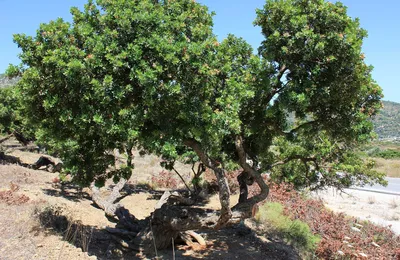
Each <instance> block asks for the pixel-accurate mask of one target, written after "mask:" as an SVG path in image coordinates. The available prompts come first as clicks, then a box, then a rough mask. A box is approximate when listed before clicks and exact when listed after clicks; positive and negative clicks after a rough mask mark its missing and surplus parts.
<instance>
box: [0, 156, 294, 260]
mask: <svg viewBox="0 0 400 260" xmlns="http://www.w3.org/2000/svg"><path fill="white" fill-rule="evenodd" d="M8 152H10V151H8ZM10 154H12V155H13V156H16V157H18V158H20V160H21V161H22V162H25V163H33V162H35V160H37V159H38V158H39V157H40V154H36V153H31V152H24V151H11V152H10ZM135 160H138V162H137V165H136V169H135V172H134V174H133V177H132V179H131V180H130V182H129V185H128V186H127V187H126V189H127V190H129V193H130V195H129V196H126V197H124V198H123V199H122V200H121V201H120V203H122V204H123V205H124V206H125V207H126V208H128V209H129V210H130V211H131V212H132V213H133V214H134V215H135V216H136V217H137V218H139V219H143V218H145V217H147V216H148V215H150V214H151V212H152V211H153V209H154V205H155V204H156V203H157V201H158V199H159V198H160V197H161V195H162V193H163V191H162V190H158V191H157V190H151V189H148V186H147V185H144V183H146V182H149V181H150V180H151V176H152V174H157V173H158V171H159V170H161V169H159V168H158V167H159V166H158V161H157V159H155V158H153V157H148V158H136V159H135ZM57 177H58V173H51V172H48V171H45V170H33V169H29V168H26V167H22V166H19V165H15V164H4V162H3V164H1V163H0V259H2V260H5V259H7V260H8V259H9V260H11V259H13V260H14V259H68V260H69V259H155V258H154V255H155V252H154V255H151V256H149V255H141V254H138V252H134V251H124V250H123V249H121V248H119V247H118V246H117V245H116V244H114V243H113V242H112V241H113V240H112V239H111V235H110V234H109V233H107V232H106V231H105V230H104V228H105V227H107V226H108V227H114V226H115V223H113V222H112V220H110V219H108V218H107V217H106V216H105V215H104V212H103V211H102V210H101V209H99V208H97V207H96V206H94V205H93V204H92V201H91V198H90V195H91V194H90V190H88V189H83V190H80V189H78V188H77V187H75V186H73V185H65V186H63V187H62V188H61V186H60V185H59V183H57ZM104 192H105V193H107V190H106V189H105V190H104ZM237 199H238V196H232V203H234V202H236V201H237ZM205 207H209V208H215V209H218V207H219V202H218V197H217V196H216V195H214V196H212V197H210V201H209V203H208V204H207V205H205ZM199 233H200V234H201V235H202V236H203V237H204V238H205V239H206V241H207V246H205V247H204V246H203V247H202V246H200V245H197V244H194V245H192V246H187V245H182V244H181V245H180V244H179V243H178V242H179V241H176V243H175V247H174V248H175V250H174V251H173V250H172V249H168V250H163V251H161V252H157V255H158V259H174V258H175V259H298V258H299V257H298V255H297V254H296V252H295V251H294V250H293V248H291V247H290V246H288V245H286V244H284V243H283V242H280V241H276V240H273V241H271V240H269V239H268V238H266V236H263V233H262V231H261V229H260V228H258V227H257V225H255V223H254V221H252V220H249V221H246V222H245V224H244V225H241V226H237V227H233V228H228V229H224V230H221V231H208V232H199ZM66 240H68V241H69V242H68V241H66ZM171 243H172V241H171ZM82 249H83V250H82ZM173 254H175V256H174V257H173Z"/></svg>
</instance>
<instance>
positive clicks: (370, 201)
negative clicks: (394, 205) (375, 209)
mask: <svg viewBox="0 0 400 260" xmlns="http://www.w3.org/2000/svg"><path fill="white" fill-rule="evenodd" d="M375 203H376V199H375V197H374V196H371V197H368V204H375Z"/></svg>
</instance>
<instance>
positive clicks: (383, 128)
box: [373, 101, 400, 139]
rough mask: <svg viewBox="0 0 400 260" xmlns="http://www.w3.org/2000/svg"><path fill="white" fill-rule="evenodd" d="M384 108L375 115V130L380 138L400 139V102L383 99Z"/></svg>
mask: <svg viewBox="0 0 400 260" xmlns="http://www.w3.org/2000/svg"><path fill="white" fill-rule="evenodd" d="M383 105H384V107H383V109H382V110H381V112H380V113H379V114H378V115H377V116H375V117H374V119H373V123H374V126H375V132H376V133H377V134H378V137H379V139H400V104H399V103H396V102H391V101H383Z"/></svg>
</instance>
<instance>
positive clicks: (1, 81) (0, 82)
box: [0, 74, 18, 88]
mask: <svg viewBox="0 0 400 260" xmlns="http://www.w3.org/2000/svg"><path fill="white" fill-rule="evenodd" d="M17 81H18V78H13V79H9V78H7V77H6V76H5V75H4V74H0V88H5V87H9V86H12V85H15V83H17Z"/></svg>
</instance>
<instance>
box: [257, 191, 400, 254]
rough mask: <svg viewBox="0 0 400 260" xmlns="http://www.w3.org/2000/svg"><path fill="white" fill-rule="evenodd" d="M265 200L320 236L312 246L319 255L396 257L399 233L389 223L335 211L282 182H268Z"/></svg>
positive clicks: (398, 246) (398, 248)
mask: <svg viewBox="0 0 400 260" xmlns="http://www.w3.org/2000/svg"><path fill="white" fill-rule="evenodd" d="M253 189H255V190H256V189H257V188H253V187H252V188H251V189H250V190H251V191H252V192H253ZM268 200H269V203H271V202H278V203H280V204H282V206H283V215H285V216H287V217H288V218H289V219H291V220H293V221H295V220H299V221H301V222H304V223H307V225H308V226H309V228H310V229H311V233H312V234H315V235H318V236H319V237H320V238H321V240H320V242H319V244H318V246H317V248H316V250H315V254H316V256H317V257H319V258H321V259H353V258H354V259H356V258H362V257H363V255H367V257H368V259H400V237H399V236H397V235H396V234H395V233H394V232H393V231H392V230H391V229H390V228H389V227H381V226H378V225H375V224H373V223H371V222H368V221H360V220H359V219H357V218H354V217H349V216H346V215H344V214H343V213H335V212H333V211H331V210H329V209H327V208H325V206H324V204H323V202H322V201H321V200H315V199H310V198H305V197H304V196H303V195H302V194H301V193H300V192H298V191H296V190H295V189H294V188H293V186H292V185H290V184H286V183H282V184H279V185H278V184H271V185H270V195H269V198H268ZM275 211H276V210H275ZM260 212H261V211H260ZM259 214H268V213H265V212H264V213H259ZM274 214H276V213H274ZM273 217H274V216H272V218H273ZM275 217H276V216H275ZM280 221H283V220H280ZM293 232H295V231H293Z"/></svg>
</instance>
